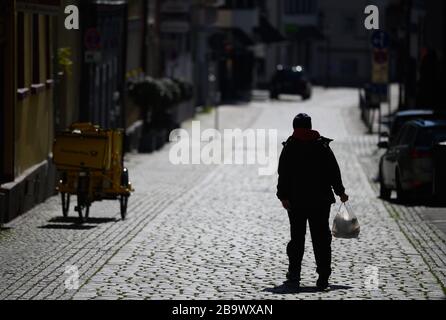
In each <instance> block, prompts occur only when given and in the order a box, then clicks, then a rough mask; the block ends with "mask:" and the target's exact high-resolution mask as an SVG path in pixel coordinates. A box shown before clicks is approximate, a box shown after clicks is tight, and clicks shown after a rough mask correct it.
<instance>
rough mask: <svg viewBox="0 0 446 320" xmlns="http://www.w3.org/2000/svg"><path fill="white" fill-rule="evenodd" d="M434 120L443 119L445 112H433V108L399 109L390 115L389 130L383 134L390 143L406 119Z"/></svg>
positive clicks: (445, 115)
mask: <svg viewBox="0 0 446 320" xmlns="http://www.w3.org/2000/svg"><path fill="white" fill-rule="evenodd" d="M416 119H421V120H435V119H444V120H446V114H445V113H442V112H435V111H433V110H427V109H412V110H405V111H399V112H397V113H395V115H394V116H393V117H392V120H391V122H390V123H391V125H390V131H389V132H387V133H386V134H385V135H387V136H388V138H389V143H390V144H391V143H392V140H394V139H395V138H396V137H397V135H398V132H399V131H400V129H401V127H402V126H403V125H404V124H405V123H406V122H408V121H411V120H416Z"/></svg>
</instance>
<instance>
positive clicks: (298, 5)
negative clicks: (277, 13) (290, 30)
mask: <svg viewBox="0 0 446 320" xmlns="http://www.w3.org/2000/svg"><path fill="white" fill-rule="evenodd" d="M284 10H285V14H308V13H315V11H316V1H314V0H285V5H284Z"/></svg>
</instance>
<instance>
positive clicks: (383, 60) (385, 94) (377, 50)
mask: <svg viewBox="0 0 446 320" xmlns="http://www.w3.org/2000/svg"><path fill="white" fill-rule="evenodd" d="M389 43H390V37H389V35H388V34H387V33H386V32H384V31H381V30H378V31H375V32H373V34H372V37H371V44H372V47H373V50H372V86H373V95H374V100H376V103H377V104H378V134H379V135H381V122H382V109H381V108H382V103H383V102H387V104H388V105H389V115H390V101H389V50H388V48H389ZM371 131H372V132H373V123H372V126H371Z"/></svg>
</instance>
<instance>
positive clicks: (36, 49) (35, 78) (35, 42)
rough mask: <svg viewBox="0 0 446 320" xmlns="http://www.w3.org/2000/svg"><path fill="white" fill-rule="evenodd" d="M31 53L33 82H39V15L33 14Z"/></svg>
mask: <svg viewBox="0 0 446 320" xmlns="http://www.w3.org/2000/svg"><path fill="white" fill-rule="evenodd" d="M32 30H33V32H32V37H33V40H32V44H33V46H32V54H33V60H32V61H33V62H32V65H33V67H32V68H33V69H32V70H33V76H32V81H33V84H38V83H40V82H41V81H40V47H39V40H40V39H39V15H38V14H33V16H32Z"/></svg>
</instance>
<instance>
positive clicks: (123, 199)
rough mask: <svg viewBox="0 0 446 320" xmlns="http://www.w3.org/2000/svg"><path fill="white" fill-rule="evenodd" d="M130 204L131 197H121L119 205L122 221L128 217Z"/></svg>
mask: <svg viewBox="0 0 446 320" xmlns="http://www.w3.org/2000/svg"><path fill="white" fill-rule="evenodd" d="M128 202H129V196H126V195H122V196H120V197H119V204H120V205H121V218H122V220H125V217H126V216H127V205H128Z"/></svg>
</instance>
